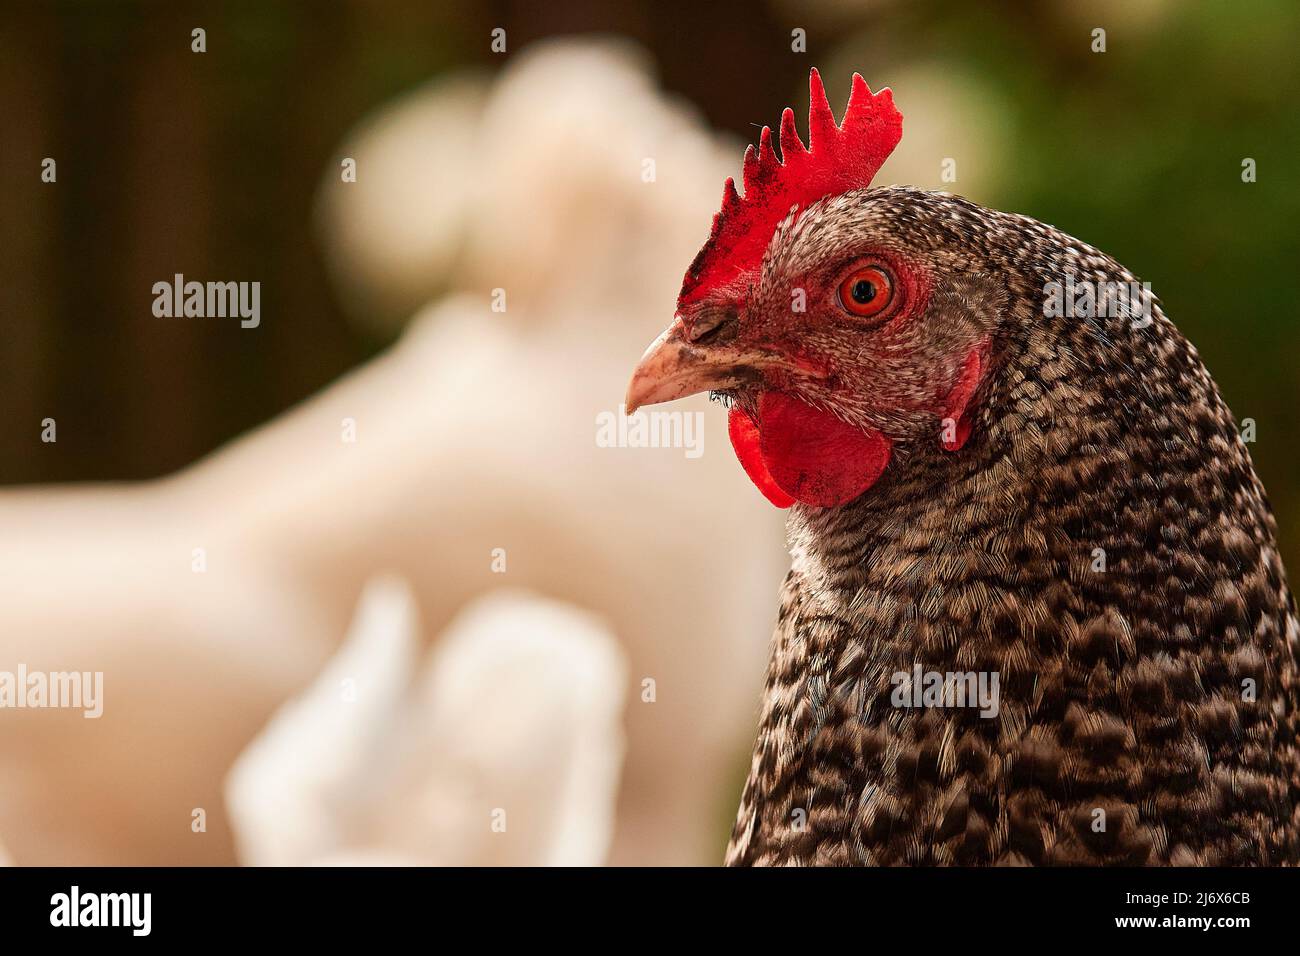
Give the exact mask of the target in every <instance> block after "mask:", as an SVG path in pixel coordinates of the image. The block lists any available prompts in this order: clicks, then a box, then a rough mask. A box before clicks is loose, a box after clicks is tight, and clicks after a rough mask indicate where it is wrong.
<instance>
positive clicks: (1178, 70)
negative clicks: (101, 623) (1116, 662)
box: [0, 0, 1300, 570]
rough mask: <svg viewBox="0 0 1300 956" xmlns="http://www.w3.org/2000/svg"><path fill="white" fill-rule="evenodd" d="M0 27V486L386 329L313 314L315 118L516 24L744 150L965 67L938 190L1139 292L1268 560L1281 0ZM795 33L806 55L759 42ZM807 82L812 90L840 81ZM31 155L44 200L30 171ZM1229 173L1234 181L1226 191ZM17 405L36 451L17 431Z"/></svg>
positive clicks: (317, 382)
mask: <svg viewBox="0 0 1300 956" xmlns="http://www.w3.org/2000/svg"><path fill="white" fill-rule="evenodd" d="M0 11H2V12H0V124H2V125H0V129H2V130H3V132H2V134H0V182H2V183H3V190H4V193H3V200H2V201H0V251H2V252H3V255H0V322H2V323H3V324H2V326H0V328H2V329H3V332H2V333H0V341H2V342H3V346H0V403H2V404H3V407H4V409H5V412H6V414H5V415H4V416H3V419H2V420H0V463H2V465H3V467H2V468H0V482H4V483H6V484H21V483H36V482H42V483H43V482H56V481H80V480H115V479H139V478H149V477H154V476H158V475H163V474H166V473H168V472H170V471H172V470H174V469H176V468H179V467H181V466H183V465H185V464H187V463H189V462H191V461H193V460H194V459H196V458H197V457H200V456H202V455H203V454H205V453H207V452H209V451H211V450H212V449H214V448H215V447H217V446H219V445H220V444H222V443H223V442H225V441H227V440H229V439H231V438H233V437H234V436H237V435H239V434H240V433H241V432H243V431H245V430H247V429H248V428H250V427H252V426H254V425H256V424H258V423H260V422H263V421H265V420H266V419H268V418H270V417H271V416H273V415H275V414H276V413H277V412H279V411H281V410H283V409H285V408H286V407H288V406H290V405H292V404H293V403H295V402H296V401H299V400H300V399H302V398H304V397H306V396H308V395H310V394H311V393H313V392H315V391H316V390H318V389H319V388H321V387H322V386H323V385H325V384H326V383H328V382H330V381H331V380H333V379H334V378H336V377H337V376H339V375H340V374H341V373H343V372H344V371H345V370H347V369H349V368H351V367H353V366H355V365H356V364H358V363H360V362H362V361H364V360H365V359H366V358H367V357H369V356H371V355H373V354H374V353H375V352H376V351H378V350H379V349H380V348H382V347H383V346H384V345H385V344H387V343H386V342H385V341H384V340H383V339H382V338H379V337H377V335H378V333H376V332H374V331H371V330H372V329H373V328H374V326H367V325H365V324H362V323H357V322H354V321H352V319H351V318H350V317H349V316H347V315H346V314H345V313H344V311H343V308H342V306H341V305H340V303H339V300H338V297H337V296H336V295H335V294H334V291H333V290H332V288H331V285H330V279H329V277H328V276H327V274H326V271H325V267H324V263H323V258H322V256H321V254H320V251H319V244H318V243H317V241H316V237H315V234H314V224H313V215H312V211H313V204H314V194H315V192H316V190H317V187H318V184H319V183H320V181H321V179H322V176H324V175H326V174H330V175H337V167H338V161H339V156H338V154H337V152H336V151H337V148H338V144H339V143H340V141H341V140H342V138H343V137H344V135H345V133H346V132H347V131H348V130H349V129H350V128H351V127H353V125H354V124H356V123H357V122H358V121H359V120H360V119H362V118H363V117H365V116H366V115H367V114H368V113H369V112H370V111H372V110H373V109H375V108H376V107H378V106H379V105H381V104H383V103H385V102H386V101H388V100H390V99H391V98H393V97H395V96H397V95H399V94H401V93H403V92H405V91H407V90H409V89H411V88H412V87H414V86H416V85H417V84H419V83H422V82H424V81H425V80H427V79H429V78H431V77H433V76H436V75H438V74H441V73H444V72H446V71H450V70H459V69H462V68H476V69H478V70H481V71H485V72H491V71H495V70H497V69H499V68H501V66H502V65H503V64H504V63H505V62H507V60H508V58H509V56H510V54H513V53H515V52H517V51H519V50H521V49H525V48H526V47H527V46H528V44H530V43H531V42H533V41H536V40H538V39H540V38H544V37H549V36H554V35H563V34H581V33H592V32H597V33H614V34H619V35H623V36H626V37H629V38H631V39H633V40H635V41H636V42H638V43H639V44H641V45H642V46H643V47H644V48H645V49H646V50H647V51H648V52H649V54H650V55H651V57H652V58H653V61H654V63H655V64H656V66H657V68H658V69H659V71H660V73H661V77H662V81H663V83H664V85H665V86H666V87H667V88H668V89H669V90H670V91H672V92H674V93H676V94H679V95H681V96H682V97H684V98H686V99H688V100H689V101H691V102H693V103H694V104H696V105H697V106H698V107H699V108H700V110H702V112H703V114H704V115H705V116H706V117H707V118H708V119H709V120H710V121H711V122H712V123H713V124H715V125H716V126H718V127H720V128H724V129H730V130H732V131H734V132H735V133H737V134H739V135H740V136H742V137H745V138H750V139H752V138H753V136H754V134H755V132H756V129H755V125H754V124H762V123H772V122H774V121H775V120H776V118H777V117H778V116H779V113H780V110H781V108H782V107H784V106H786V105H794V106H796V114H798V112H799V108H800V107H801V106H802V104H803V103H804V102H805V99H804V97H805V96H806V93H805V92H804V90H805V89H806V87H805V83H806V76H807V69H808V67H809V66H810V65H823V66H825V65H826V64H829V63H832V62H833V63H834V64H836V65H837V66H839V67H845V66H847V67H849V68H852V69H858V70H860V71H861V72H862V73H863V74H864V75H865V76H866V77H867V78H868V80H869V81H870V82H871V84H872V85H873V87H875V86H879V85H883V84H893V85H895V88H896V91H897V92H898V94H899V100H900V102H901V104H902V106H903V109H904V112H905V113H908V111H909V94H908V90H906V89H903V88H901V87H900V86H899V85H898V84H897V83H896V80H895V77H896V76H897V75H898V74H899V73H900V72H903V71H906V70H908V69H910V68H912V67H913V66H914V65H915V64H917V63H926V64H929V66H930V68H931V70H932V71H933V72H934V73H935V75H938V76H943V75H951V76H953V77H957V78H973V80H974V81H975V87H976V88H977V90H978V94H977V95H979V96H980V97H983V98H987V97H988V96H989V95H990V94H991V95H992V100H991V102H994V103H996V111H997V118H998V121H997V123H995V124H989V125H988V126H987V132H986V134H984V135H986V136H987V137H988V138H989V140H990V142H992V141H993V140H994V139H996V140H997V142H996V143H995V144H994V145H996V149H995V150H993V151H992V154H993V155H996V156H997V157H998V162H997V164H996V166H995V167H994V168H990V169H985V170H983V171H982V175H981V176H979V177H978V179H977V187H978V188H977V189H976V190H975V191H973V192H972V191H968V190H967V189H964V188H963V185H962V181H961V180H960V179H959V181H958V182H957V183H956V184H954V186H953V187H952V188H953V190H954V191H956V192H964V193H967V194H969V195H971V197H972V198H974V199H976V200H978V201H980V202H984V203H986V204H990V205H996V206H1000V207H1003V208H1007V209H1012V210H1015V211H1018V212H1022V213H1026V214H1029V215H1032V216H1034V217H1036V218H1039V219H1042V220H1044V221H1046V222H1049V223H1052V224H1054V225H1057V226H1059V227H1061V228H1063V229H1064V230H1066V231H1067V232H1069V233H1072V234H1074V235H1076V236H1078V237H1080V238H1081V239H1083V240H1085V241H1087V242H1089V243H1091V244H1093V245H1096V246H1098V247H1100V248H1102V249H1104V250H1105V251H1107V252H1109V253H1110V254H1112V255H1114V256H1115V257H1116V258H1117V259H1119V260H1120V261H1121V262H1123V263H1124V264H1126V265H1127V266H1128V267H1129V268H1131V269H1133V270H1134V271H1135V272H1136V273H1138V274H1139V275H1140V276H1142V277H1143V278H1144V279H1146V280H1148V281H1150V282H1151V283H1152V284H1153V287H1154V290H1155V292H1156V294H1157V295H1159V296H1160V297H1161V299H1162V300H1163V302H1164V304H1165V307H1166V311H1167V312H1168V313H1169V315H1170V316H1171V317H1172V318H1173V319H1174V320H1175V321H1176V322H1177V323H1178V324H1179V325H1180V326H1181V327H1182V329H1183V330H1184V331H1185V332H1186V333H1187V335H1188V336H1189V338H1191V340H1192V341H1193V342H1194V343H1195V344H1196V346H1197V348H1198V349H1199V351H1200V352H1201V354H1202V356H1203V357H1204V358H1205V360H1206V362H1207V364H1208V365H1209V367H1210V369H1211V371H1212V372H1213V373H1214V375H1215V377H1216V378H1217V380H1218V382H1219V384H1220V386H1221V388H1222V390H1223V391H1224V393H1225V396H1226V398H1227V400H1228V402H1229V404H1230V405H1231V407H1232V408H1233V410H1234V412H1235V413H1236V415H1237V417H1238V418H1239V419H1242V418H1253V419H1254V420H1255V421H1256V423H1257V429H1258V440H1257V442H1256V443H1255V444H1254V445H1253V446H1252V447H1251V452H1252V454H1253V456H1254V458H1255V461H1256V463H1257V466H1258V468H1259V470H1260V473H1261V475H1262V477H1263V479H1264V482H1265V484H1266V485H1267V487H1268V489H1269V491H1270V494H1271V496H1272V499H1273V503H1274V506H1275V508H1276V510H1277V512H1278V515H1279V522H1280V524H1281V532H1282V539H1283V545H1284V549H1285V550H1286V552H1287V559H1288V563H1289V565H1290V566H1291V567H1292V569H1293V570H1294V569H1296V568H1300V456H1298V455H1297V454H1296V453H1295V449H1296V447H1297V443H1298V442H1300V401H1298V399H1300V371H1297V367H1296V359H1297V356H1298V354H1300V348H1298V346H1300V323H1298V322H1297V316H1296V310H1295V306H1294V301H1295V298H1294V291H1293V282H1294V276H1295V274H1296V262H1297V261H1300V232H1298V231H1297V229H1296V222H1297V213H1300V190H1297V188H1296V185H1295V176H1294V161H1295V157H1296V156H1297V154H1298V153H1300V111H1297V110H1296V106H1295V104H1296V96H1297V92H1300V90H1298V87H1300V83H1298V82H1297V80H1298V79H1300V67H1298V66H1297V57H1296V55H1295V51H1294V45H1295V37H1296V36H1298V35H1300V5H1298V4H1296V3H1294V2H1293V0H1276V2H1268V0H1262V2H1255V3H1251V4H1249V5H1241V4H1235V3H1230V2H1222V3H1217V2H1186V3H1174V2H1154V0H1153V2H1146V3H1142V2H1113V3H1111V2H1107V3H1094V4H1088V3H1075V2H1064V0H1061V2H1046V0H1038V2H1017V3H1009V2H1008V3H985V4H970V3H943V2H909V3H903V2H889V0H872V2H863V3H849V2H843V0H814V2H810V3H794V2H790V3H780V2H777V3H766V4H764V3H757V4H750V3H740V2H721V3H710V4H700V3H696V2H668V3H660V2H655V3H651V2H636V0H626V2H609V3H607V2H595V0H557V2H551V3H545V4H537V3H508V2H505V3H502V2H498V3H467V2H455V0H440V2H432V3H430V2H410V3H401V2H387V3H383V2H376V3H362V2H350V3H328V2H322V3H210V4H184V3H167V4H164V3H144V2H115V3H92V2H84V3H22V2H6V3H4V4H3V5H0ZM195 27H202V28H204V29H205V30H206V31H207V52H206V53H204V54H202V55H199V54H195V53H192V52H191V50H190V31H191V30H192V29H193V28H195ZM494 27H504V28H505V29H506V31H507V35H508V53H507V55H506V56H504V57H503V56H500V55H496V54H494V53H493V52H492V51H491V50H490V48H489V43H490V36H489V34H490V31H491V30H492V29H493V28H494ZM796 27H798V28H802V29H805V30H806V31H807V47H808V49H807V53H806V54H800V53H794V52H792V51H791V37H790V32H791V30H792V29H794V28H796ZM1095 27H1102V28H1104V29H1106V31H1107V38H1106V39H1107V50H1106V52H1105V53H1104V54H1098V53H1094V52H1092V50H1091V43H1092V39H1091V35H1090V34H1091V31H1092V29H1093V28H1095ZM839 72H843V71H842V70H841V71H839ZM959 81H960V82H965V80H964V79H962V80H959ZM829 85H830V86H831V88H832V100H833V101H836V97H837V96H838V95H840V93H842V91H843V89H845V88H847V73H846V75H845V76H844V77H839V76H838V72H837V74H836V76H835V77H834V78H832V79H831V80H830V84H829ZM972 95H975V94H972ZM838 102H842V100H840V101H838ZM919 105H920V104H915V103H914V104H913V108H916V107H917V106H919ZM912 115H914V114H911V113H909V118H910V117H911V116H912ZM977 132H979V131H977ZM904 142H905V143H906V142H907V138H906V137H905V140H904ZM521 148H526V144H521ZM47 156H48V157H53V158H55V159H56V160H57V163H58V167H57V170H58V182H57V185H49V184H45V183H42V182H41V180H40V170H41V161H42V159H43V158H44V157H47ZM1245 157H1251V158H1253V159H1254V160H1255V161H1256V163H1257V168H1258V181H1257V182H1255V183H1250V184H1247V183H1243V182H1242V179H1241V164H1242V160H1243V158H1245ZM704 228H705V226H704V225H702V226H701V229H702V230H703V229H704ZM177 272H181V273H184V274H185V275H186V276H187V277H188V278H195V279H199V280H206V279H216V278H222V279H241V280H253V279H256V280H260V281H261V283H262V323H261V327H260V328H258V329H256V330H252V331H249V330H241V329H240V328H239V327H238V323H237V322H220V321H218V322H211V321H204V320H193V321H175V320H158V319H155V318H154V317H153V315H152V313H151V305H152V301H153V296H152V292H151V287H152V285H153V283H154V282H157V281H160V280H166V279H169V278H170V277H171V276H172V275H173V274H174V273H177ZM665 314H667V312H665ZM1119 400H1122V396H1120V397H1119ZM46 417H51V418H54V419H56V420H57V422H58V429H59V432H58V435H59V440H58V442H57V444H41V443H40V442H39V441H38V440H37V439H38V435H39V430H40V421H41V420H42V419H43V418H46Z"/></svg>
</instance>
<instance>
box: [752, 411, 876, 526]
mask: <svg viewBox="0 0 1300 956" xmlns="http://www.w3.org/2000/svg"><path fill="white" fill-rule="evenodd" d="M728 431H729V432H730V434H731V444H732V446H733V447H734V448H735V449H736V455H737V457H738V458H740V463H741V465H742V466H743V467H744V469H745V472H746V473H747V474H748V475H749V477H750V479H751V480H752V481H753V482H754V484H755V485H757V486H758V489H759V491H761V492H763V494H764V496H765V497H767V499H768V500H769V501H771V502H772V503H773V504H775V505H776V506H777V507H779V508H785V507H789V505H790V504H792V503H793V502H794V501H796V500H797V501H802V502H804V503H805V504H810V505H815V506H817V507H819V508H833V507H835V506H837V505H842V504H844V503H845V502H848V501H852V500H853V499H854V498H856V497H858V495H860V494H862V493H863V492H864V491H866V490H867V489H868V488H870V487H871V486H872V485H873V484H875V483H876V481H877V479H879V478H880V475H881V473H882V472H884V470H885V466H886V465H888V464H889V457H890V453H891V450H892V448H893V442H891V441H890V440H889V439H888V438H886V437H885V436H884V435H882V434H880V432H877V431H864V430H863V429H860V428H857V427H855V426H853V425H849V424H847V423H845V422H843V421H840V419H838V418H836V417H835V416H834V415H832V414H830V413H829V412H824V411H821V410H820V409H817V408H814V407H813V406H811V405H809V404H807V403H806V402H801V401H799V400H798V399H796V398H791V397H790V396H788V395H785V394H783V393H781V392H770V391H769V392H763V393H762V394H761V395H760V396H759V400H758V423H757V424H755V423H754V422H752V421H751V420H750V418H749V416H748V415H747V414H745V413H744V412H743V411H741V410H740V409H738V408H733V409H732V410H731V419H730V422H729V428H728ZM756 439H757V440H756Z"/></svg>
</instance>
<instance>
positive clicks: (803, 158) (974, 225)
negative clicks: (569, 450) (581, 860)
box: [627, 71, 1300, 865]
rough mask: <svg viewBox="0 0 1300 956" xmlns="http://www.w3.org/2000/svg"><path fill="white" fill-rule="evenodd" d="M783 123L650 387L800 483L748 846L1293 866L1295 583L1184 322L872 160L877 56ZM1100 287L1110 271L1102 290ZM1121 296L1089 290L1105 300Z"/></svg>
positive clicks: (637, 386) (891, 133)
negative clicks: (897, 181)
mask: <svg viewBox="0 0 1300 956" xmlns="http://www.w3.org/2000/svg"><path fill="white" fill-rule="evenodd" d="M810 87H811V108H810V115H809V146H808V147H807V148H805V147H804V146H803V144H802V143H801V141H800V140H799V138H798V134H797V133H796V131H795V127H794V121H793V115H792V113H791V112H790V111H789V110H786V111H785V114H784V116H783V118H782V123H781V130H780V136H779V141H780V149H781V154H782V155H781V159H779V160H778V159H777V158H776V155H775V153H774V151H773V148H772V141H771V140H772V136H771V133H770V131H769V130H767V129H764V130H763V131H762V135H761V138H760V143H759V147H758V149H757V150H755V149H754V148H753V147H752V146H751V147H750V148H749V150H748V151H747V152H746V155H745V164H744V196H743V198H742V197H740V196H739V195H738V194H737V192H736V189H735V187H734V185H733V184H732V182H731V181H728V182H727V185H726V188H725V190H724V193H723V207H722V211H721V212H720V213H719V214H718V216H717V217H716V218H715V220H714V225H713V231H712V234H711V236H710V237H709V240H708V242H707V243H706V244H705V246H704V248H703V249H702V250H701V252H700V254H699V255H698V257H697V258H696V259H695V261H694V262H693V263H692V264H691V266H690V268H689V269H688V271H687V274H686V279H685V282H684V285H683V288H682V292H681V295H680V297H679V299H678V303H677V315H676V319H675V321H674V323H673V324H672V325H671V327H670V328H669V329H668V330H667V331H666V332H665V333H664V334H663V335H662V336H661V337H660V338H659V339H657V340H656V341H655V342H654V343H653V344H652V345H651V347H650V349H649V350H648V351H647V353H646V355H645V356H644V357H643V359H642V360H641V363H640V365H639V366H638V368H637V369H636V371H635V372H634V374H633V377H632V381H631V384H630V386H629V391H628V398H627V405H628V407H629V409H632V408H636V407H638V406H641V405H646V404H650V403H654V402H660V401H667V400H671V399H674V398H678V397H681V396H684V395H688V394H692V393H695V392H699V391H712V392H715V393H717V394H718V396H719V397H721V398H722V399H723V401H724V403H725V404H727V405H729V407H730V412H729V416H730V418H729V422H730V433H731V439H732V443H733V446H734V447H735V450H736V452H737V455H738V457H739V458H740V461H741V464H742V465H743V467H744V469H745V470H746V472H747V473H748V474H749V476H750V477H751V478H752V479H753V481H754V483H755V484H756V485H757V486H758V488H759V489H760V490H761V491H762V492H763V494H764V495H765V496H766V497H767V498H768V499H769V500H771V501H772V502H773V503H775V504H777V505H779V506H791V509H792V510H791V512H790V515H789V520H788V527H787V535H788V540H789V545H790V550H791V555H792V559H793V560H792V567H791V569H790V571H789V574H788V575H787V577H786V579H785V583H784V586H783V590H782V594H781V602H780V610H779V612H778V615H777V625H776V631H775V635H774V638H773V642H772V648H771V656H770V662H769V668H768V673H767V681H766V689H765V693H764V699H763V704H762V711H761V718H760V725H759V730H758V740H757V743H756V745H755V749H754V754H753V760H752V765H751V769H750V773H749V778H748V781H747V783H746V784H745V787H744V792H743V795H742V797H741V805H740V810H739V814H738V816H737V819H736V823H735V827H734V830H733V833H732V837H731V843H730V846H729V849H728V852H727V862H728V863H729V864H733V865H745V864H754V865H764V864H863V865H876V864H880V865H886V864H995V863H996V864H1033V865H1047V864H1085V865H1091V864H1149V865H1160V864H1172V865H1180V864H1203V865H1215V864H1218V865H1232V864H1280V863H1295V862H1298V861H1300V750H1298V749H1297V742H1296V736H1297V730H1298V729H1300V721H1298V720H1297V686H1298V682H1297V660H1296V650H1297V636H1298V634H1300V627H1298V626H1297V622H1296V616H1295V604H1294V600H1293V598H1292V596H1291V593H1290V591H1289V589H1288V585H1287V582H1286V574H1285V571H1284V569H1283V567H1282V564H1281V562H1280V560H1279V557H1278V549H1277V545H1276V541H1275V536H1276V527H1275V521H1274V518H1273V515H1272V513H1271V510H1270V508H1269V505H1268V503H1267V500H1266V497H1265V494H1264V490H1263V488H1262V487H1261V485H1260V483H1259V481H1258V479H1257V478H1256V476H1255V473H1254V470H1253V468H1252V466H1251V463H1250V459H1249V456H1248V455H1247V452H1246V448H1245V446H1244V444H1243V443H1242V441H1241V439H1240V437H1239V435H1238V433H1237V430H1236V427H1235V425H1234V422H1233V419H1232V416H1231V414H1230V413H1229V411H1228V409H1227V408H1226V406H1225V405H1224V403H1223V401H1222V400H1221V399H1220V397H1219V394H1218V392H1217V390H1216V388H1215V385H1214V383H1213V381H1212V380H1211V378H1210V376H1209V374H1208V372H1207V371H1206V369H1205V367H1204V366H1203V365H1202V363H1201V361H1200V359H1199V357H1198V356H1197V353H1196V351H1195V349H1193V348H1192V346H1191V345H1190V344H1188V342H1187V341H1186V340H1185V339H1184V338H1183V337H1182V335H1180V334H1179V332H1178V331H1177V329H1175V327H1174V326H1173V324H1172V323H1171V322H1170V321H1169V320H1168V319H1167V318H1166V317H1165V315H1164V314H1163V312H1162V310H1161V309H1160V306H1159V305H1158V303H1156V302H1155V301H1154V300H1153V299H1150V298H1149V297H1148V296H1144V295H1142V294H1141V292H1139V294H1138V295H1137V296H1135V297H1132V298H1125V297H1123V296H1118V297H1117V296H1112V295H1108V296H1107V297H1105V298H1101V299H1094V300H1093V302H1092V306H1090V307H1083V306H1079V307H1076V308H1074V309H1071V310H1069V312H1068V314H1066V315H1064V316H1062V317H1057V316H1058V315H1059V312H1058V311H1057V310H1056V309H1054V305H1059V297H1058V296H1057V292H1058V291H1059V289H1060V287H1061V286H1062V284H1068V285H1074V286H1079V287H1087V286H1088V284H1089V283H1091V284H1094V285H1093V286H1091V287H1092V288H1094V290H1095V291H1096V292H1097V293H1100V292H1103V291H1106V290H1113V289H1121V290H1122V289H1139V290H1141V289H1142V287H1141V286H1140V285H1135V283H1136V282H1137V280H1136V279H1135V278H1134V276H1133V275H1132V274H1130V273H1129V272H1128V271H1127V270H1126V269H1124V268H1123V267H1122V266H1120V265H1119V264H1118V263H1117V262H1115V261H1114V260H1113V259H1111V258H1110V257H1109V256H1107V255H1105V254H1104V253H1101V252H1099V251H1097V250H1096V249H1093V248H1091V247H1089V246H1087V245H1085V244H1083V243H1082V242H1079V241H1078V240H1076V239H1073V238H1071V237H1069V236H1067V235H1064V234H1063V233H1061V232H1060V231H1058V230H1056V229H1054V228H1052V227H1050V226H1047V225H1044V224H1042V223H1039V222H1036V221H1034V220H1032V219H1029V218H1026V217H1024V216H1018V215H1011V214H1008V213H1003V212H998V211H994V210H990V209H985V208H981V207H980V206H977V205H975V204H974V203H971V202H968V201H967V200H965V199H962V198H959V197H956V196H952V195H947V194H937V193H929V192H923V191H920V190H916V189H911V188H900V187H889V188H871V187H870V182H871V179H872V177H873V176H874V175H875V173H876V172H877V170H878V169H879V167H880V165H881V163H882V162H883V161H884V159H885V158H886V157H887V156H888V154H889V152H890V151H891V150H892V148H893V147H894V145H896V143H897V142H898V140H899V138H900V137H901V133H902V117H901V115H900V114H899V112H898V111H897V109H896V108H895V107H894V104H893V99H892V94H891V93H890V92H889V91H888V90H882V91H881V92H880V93H877V94H872V93H871V92H870V90H869V89H868V87H867V85H866V84H865V83H864V82H863V80H862V79H861V77H858V76H856V75H855V76H854V78H853V91H852V95H851V97H850V99H849V104H848V109H847V112H846V114H845V117H844V119H843V122H842V124H839V125H837V124H836V122H835V119H834V116H833V114H832V112H831V109H830V106H829V105H828V103H827V100H826V95H825V93H824V91H823V88H822V84H821V81H820V79H819V77H818V76H817V73H816V71H813V73H812V77H811V81H810ZM1104 283H1114V284H1116V285H1114V286H1111V285H1104ZM1098 305H1102V306H1112V307H1103V308H1097V307H1096V306H1098Z"/></svg>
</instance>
